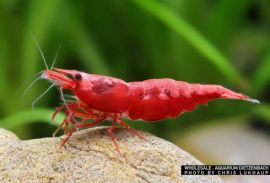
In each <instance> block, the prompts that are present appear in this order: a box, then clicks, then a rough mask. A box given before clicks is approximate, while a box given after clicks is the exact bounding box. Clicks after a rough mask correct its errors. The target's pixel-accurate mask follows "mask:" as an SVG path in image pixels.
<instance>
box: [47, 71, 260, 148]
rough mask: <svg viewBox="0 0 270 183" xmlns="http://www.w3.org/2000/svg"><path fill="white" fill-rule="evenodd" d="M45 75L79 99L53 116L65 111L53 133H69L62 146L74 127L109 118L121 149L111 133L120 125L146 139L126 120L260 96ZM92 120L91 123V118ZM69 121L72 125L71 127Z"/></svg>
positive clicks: (176, 84) (166, 83)
mask: <svg viewBox="0 0 270 183" xmlns="http://www.w3.org/2000/svg"><path fill="white" fill-rule="evenodd" d="M42 78H44V79H47V80H49V81H50V82H52V83H53V84H54V85H57V86H58V87H59V89H60V91H61V92H62V91H63V90H69V91H70V92H71V93H72V95H73V96H74V99H75V100H73V101H68V102H65V103H64V105H62V106H60V107H58V108H57V109H56V111H55V113H54V114H53V118H54V117H55V116H56V115H57V113H58V112H59V111H61V110H64V111H65V114H66V115H65V119H64V120H63V122H62V123H61V124H60V126H59V127H58V128H57V130H56V131H55V133H57V132H58V130H59V129H60V128H62V127H63V126H64V131H65V133H66V135H67V137H66V138H65V139H64V141H63V142H62V144H61V146H63V145H64V144H65V143H66V141H67V140H68V139H69V138H70V136H71V135H72V133H73V132H74V131H75V129H77V128H78V129H81V128H88V127H91V126H94V125H97V124H99V123H101V122H102V121H104V120H106V119H107V120H111V121H112V126H111V127H110V128H109V129H108V134H109V135H110V137H111V139H112V141H113V143H114V144H115V146H116V149H117V151H118V152H119V153H120V151H119V147H118V145H117V143H116V139H115V136H114V134H113V131H114V129H115V128H116V125H117V124H118V125H120V126H123V127H124V128H126V129H128V130H129V131H130V132H132V133H133V134H135V135H136V136H138V137H139V138H141V139H144V138H143V136H141V135H140V134H139V133H137V132H136V131H135V130H134V129H132V128H130V127H129V126H128V125H127V124H126V123H125V122H124V121H123V120H122V118H129V119H131V120H143V121H159V120H162V119H166V118H176V117H178V116H179V115H181V113H183V112H186V111H192V110H193V109H195V107H196V106H197V105H199V104H207V102H208V101H209V100H213V99H218V98H223V99H239V100H246V101H250V102H254V103H259V101H258V100H256V99H251V98H250V97H248V96H246V95H243V94H241V93H236V92H234V91H231V90H229V89H227V88H224V87H223V86H220V85H202V84H190V83H187V82H183V81H175V80H173V79H169V78H163V79H149V80H145V81H141V82H125V81H123V80H121V79H118V78H114V77H109V76H103V75H95V74H88V73H85V72H80V71H76V70H66V69H57V68H55V69H53V70H48V69H46V70H44V71H43V72H42ZM89 119H93V121H92V122H87V120H89ZM70 124H71V129H69V128H68V126H69V125H70ZM55 133H54V134H55Z"/></svg>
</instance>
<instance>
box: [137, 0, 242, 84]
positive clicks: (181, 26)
mask: <svg viewBox="0 0 270 183" xmlns="http://www.w3.org/2000/svg"><path fill="white" fill-rule="evenodd" d="M132 2H134V3H135V4H136V5H138V6H139V7H141V8H143V9H145V10H146V11H147V12H149V13H151V14H152V15H153V16H154V17H156V18H157V19H159V20H160V21H162V22H163V23H164V24H166V25H167V26H168V27H170V28H171V29H172V30H174V31H175V32H176V33H177V34H178V35H179V36H181V37H182V38H184V39H185V40H186V41H187V42H189V43H190V44H191V45H192V46H193V47H194V48H195V49H197V50H198V51H199V52H200V53H201V54H202V55H204V56H205V57H206V58H208V60H209V61H210V62H212V63H213V64H214V65H215V66H216V67H217V68H218V69H219V71H220V72H222V73H223V74H224V76H226V78H227V79H228V80H229V81H230V82H232V83H234V84H235V85H242V84H243V83H246V79H245V78H244V77H243V76H242V75H241V74H240V73H239V72H238V71H237V70H236V69H235V68H234V67H233V65H232V64H231V63H230V62H229V61H228V59H226V58H225V57H224V55H222V54H221V53H220V52H219V51H218V50H217V49H216V48H215V47H214V46H213V45H212V44H211V43H210V42H209V41H208V40H207V39H206V38H205V37H204V36H202V35H201V34H200V33H199V32H198V31H197V30H196V29H195V28H193V27H192V26H191V25H190V24H188V23H187V22H186V21H185V20H184V19H182V18H181V17H179V16H177V15H176V14H175V13H173V12H172V11H171V10H170V9H168V8H167V7H165V6H164V5H162V4H161V3H159V2H158V1H155V0H147V1H145V0H133V1H132Z"/></svg>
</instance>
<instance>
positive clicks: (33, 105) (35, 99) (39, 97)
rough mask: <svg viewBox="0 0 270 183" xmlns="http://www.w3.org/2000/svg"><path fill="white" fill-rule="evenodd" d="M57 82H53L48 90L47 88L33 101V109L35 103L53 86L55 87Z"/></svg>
mask: <svg viewBox="0 0 270 183" xmlns="http://www.w3.org/2000/svg"><path fill="white" fill-rule="evenodd" d="M54 86H55V84H52V85H51V86H50V87H49V88H47V90H45V91H44V92H43V93H42V94H41V95H40V96H39V97H38V98H36V99H35V100H34V101H33V102H32V109H33V108H34V107H35V104H36V103H37V102H38V101H39V100H40V99H41V98H42V97H43V96H44V95H45V94H46V93H47V92H48V91H49V90H50V89H51V88H52V87H54Z"/></svg>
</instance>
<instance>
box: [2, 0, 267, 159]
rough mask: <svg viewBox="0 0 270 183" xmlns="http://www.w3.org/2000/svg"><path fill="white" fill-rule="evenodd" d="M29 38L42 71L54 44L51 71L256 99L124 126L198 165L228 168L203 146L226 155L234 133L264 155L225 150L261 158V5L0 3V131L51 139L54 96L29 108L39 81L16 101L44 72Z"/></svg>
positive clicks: (207, 0)
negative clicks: (171, 82)
mask: <svg viewBox="0 0 270 183" xmlns="http://www.w3.org/2000/svg"><path fill="white" fill-rule="evenodd" d="M31 32H32V33H33V34H34V36H35V37H36V39H37V41H38V42H39V44H40V46H41V48H42V50H43V52H44V55H45V57H46V59H47V62H48V64H49V65H50V64H51V63H52V61H53V59H54V57H55V54H56V50H57V48H58V45H59V44H60V43H62V47H61V50H60V52H59V55H58V57H57V60H56V65H55V66H56V67H58V68H66V69H76V70H82V71H86V72H89V73H95V74H103V75H109V76H113V77H119V78H122V79H124V80H126V81H136V80H144V79H149V78H162V77H169V78H173V79H176V80H184V81H187V82H196V83H210V84H221V85H223V86H225V87H227V88H230V89H233V90H235V91H238V92H242V93H245V94H247V95H250V96H251V97H253V98H256V99H259V100H260V101H261V104H260V105H256V104H251V103H248V102H244V101H229V100H226V101H225V100H217V101H211V102H210V103H209V105H208V106H200V107H198V108H197V109H196V110H195V111H194V112H192V113H185V114H183V115H182V116H181V117H179V118H177V119H173V120H164V121H161V122H159V123H144V122H129V124H130V125H131V126H132V127H134V128H136V129H141V130H145V131H149V132H151V133H154V134H156V135H157V136H159V137H162V138H165V139H167V140H170V141H172V142H173V143H175V144H177V145H179V146H181V147H182V148H184V149H186V150H187V151H189V152H191V153H192V154H194V155H195V156H196V157H198V158H199V159H201V160H203V161H204V162H206V163H211V162H221V163H222V162H225V163H226V162H230V161H229V160H224V158H223V157H215V156H214V157H213V155H211V153H212V154H220V152H216V151H215V150H214V149H217V147H215V143H214V142H213V141H214V140H216V141H217V144H222V145H221V146H222V147H226V146H227V145H228V144H229V143H232V141H237V139H239V138H240V137H243V136H241V133H240V132H241V130H243V133H244V134H245V135H247V136H248V137H250V138H252V139H253V140H254V139H255V140H254V144H258V142H259V141H265V144H263V145H262V146H263V147H264V148H266V150H264V152H262V151H261V150H260V149H261V148H262V147H253V145H254V144H252V142H251V141H252V140H246V139H247V138H246V137H245V138H244V139H245V140H246V141H241V142H235V143H236V145H235V146H236V147H237V146H238V145H237V143H239V144H240V145H241V144H247V145H248V147H252V149H256V148H257V151H256V152H255V153H258V155H260V156H262V155H261V154H260V153H265V152H267V153H269V152H270V151H267V150H269V149H270V148H269V146H270V145H269V134H270V105H269V100H270V97H269V92H270V82H269V81H270V1H269V0H237V1H235V0H216V1H213V0H200V1H198V0H189V1H184V0H160V1H158V0H156V1H155V0H147V1H146V0H128V1H120V0H110V1H106V0H100V1H86V0H85V1H76V2H75V1H63V0H39V1H35V0H28V1H19V0H0V64H1V65H0V101H1V105H0V116H1V121H0V127H4V128H7V129H9V130H11V131H13V132H15V133H16V134H18V136H19V137H20V138H22V139H31V138H40V137H49V136H51V134H52V132H53V131H54V129H55V127H54V126H53V127H52V126H51V124H50V116H51V114H52V113H53V110H54V108H55V107H56V106H58V105H59V103H60V99H59V94H58V92H57V90H56V89H55V90H52V91H50V92H49V93H48V94H47V95H46V96H44V97H43V98H42V99H41V100H40V101H39V102H38V103H37V104H36V107H35V108H34V109H31V103H32V102H33V101H34V100H35V99H36V98H37V97H38V96H39V95H40V94H41V93H42V92H43V91H44V90H45V89H46V88H47V87H48V86H49V84H48V83H47V82H46V81H39V82H38V83H37V84H35V85H34V86H33V87H32V88H31V89H30V90H29V91H28V92H27V93H26V94H25V96H24V97H23V98H22V95H23V91H24V90H25V89H26V88H27V86H28V85H29V84H30V83H31V81H33V80H34V78H35V74H36V73H38V72H40V71H41V70H43V69H45V66H44V64H43V62H42V59H41V55H40V53H39V51H38V49H37V47H36V45H35V43H34V41H33V38H32V37H31ZM105 124H106V123H105ZM108 124H110V123H108ZM224 129H228V130H227V131H228V132H232V131H234V130H235V134H228V133H227V131H226V130H224ZM198 134H200V135H198ZM255 134H256V135H255ZM258 134H259V135H258ZM234 135H236V136H234ZM237 135H238V136H240V137H238V136H237ZM257 135H258V136H259V137H258V139H257ZM255 136H256V137H255ZM207 138H209V139H208V141H207V140H205V139H207ZM220 138H222V139H223V141H222V140H221V139H220ZM230 138H232V139H230ZM192 139H193V141H192ZM200 140H201V141H200ZM207 145H209V147H208V146H207ZM238 147H240V146H238ZM258 148H259V149H258ZM235 149H236V150H235V151H237V149H242V150H243V148H235ZM208 151H210V154H209V152H208ZM244 151H248V150H244ZM222 152H224V150H221V153H222ZM226 153H227V154H228V151H226V152H224V154H226ZM231 153H233V152H231ZM234 153H237V152H234ZM238 153H239V152H238ZM240 155H241V156H242V155H243V152H241V153H240ZM226 156H227V155H226ZM243 156H244V155H243ZM225 159H226V158H225ZM247 159H248V160H250V158H247ZM255 159H256V157H255ZM261 161H264V162H265V161H268V162H269V161H270V160H269V157H268V158H267V157H266V160H261ZM234 162H238V161H231V163H232V164H234ZM251 162H257V160H254V161H251ZM258 162H260V161H258ZM240 163H241V161H240Z"/></svg>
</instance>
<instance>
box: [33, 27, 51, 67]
mask: <svg viewBox="0 0 270 183" xmlns="http://www.w3.org/2000/svg"><path fill="white" fill-rule="evenodd" d="M30 34H31V36H32V38H33V40H34V42H35V44H36V46H37V48H38V50H39V52H40V54H41V56H42V60H43V62H44V64H45V67H46V69H47V70H49V67H48V65H47V62H46V59H45V57H44V54H43V52H42V50H41V48H40V46H39V44H38V42H37V40H36V38H35V36H34V34H33V33H32V32H30Z"/></svg>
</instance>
